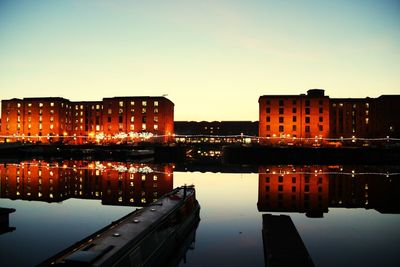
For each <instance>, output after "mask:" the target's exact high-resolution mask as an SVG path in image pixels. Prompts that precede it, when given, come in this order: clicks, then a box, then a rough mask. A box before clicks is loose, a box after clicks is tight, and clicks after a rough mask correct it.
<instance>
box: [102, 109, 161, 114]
mask: <svg viewBox="0 0 400 267" xmlns="http://www.w3.org/2000/svg"><path fill="white" fill-rule="evenodd" d="M112 111H113V110H112V109H111V108H109V109H107V114H108V115H111V114H112ZM130 111H131V114H132V115H133V114H134V113H135V109H133V108H131V110H130ZM146 112H147V108H142V114H144V113H146ZM123 113H124V110H123V109H122V108H120V109H118V114H123ZM153 113H155V114H156V113H158V108H154V109H153Z"/></svg>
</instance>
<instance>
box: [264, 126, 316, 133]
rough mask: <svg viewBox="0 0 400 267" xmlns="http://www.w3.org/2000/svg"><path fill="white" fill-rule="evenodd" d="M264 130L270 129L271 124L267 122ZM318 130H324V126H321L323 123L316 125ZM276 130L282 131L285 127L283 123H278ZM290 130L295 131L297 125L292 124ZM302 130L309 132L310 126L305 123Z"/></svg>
mask: <svg viewBox="0 0 400 267" xmlns="http://www.w3.org/2000/svg"><path fill="white" fill-rule="evenodd" d="M266 130H267V131H271V125H269V124H267V126H266ZM318 130H319V131H320V132H322V131H323V130H324V126H323V125H318ZM278 131H279V132H280V133H283V132H284V131H285V127H284V126H283V125H279V128H278ZM292 131H297V125H292ZM304 131H305V132H306V133H309V132H310V126H309V125H306V126H305V127H304Z"/></svg>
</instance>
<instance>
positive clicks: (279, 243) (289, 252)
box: [262, 214, 314, 267]
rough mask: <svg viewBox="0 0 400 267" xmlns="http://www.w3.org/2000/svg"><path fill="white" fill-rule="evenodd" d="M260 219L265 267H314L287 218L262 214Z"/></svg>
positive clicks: (294, 228) (294, 227) (295, 230)
mask: <svg viewBox="0 0 400 267" xmlns="http://www.w3.org/2000/svg"><path fill="white" fill-rule="evenodd" d="M262 217H263V229H262V235H263V245H264V259H265V266H266V267H289V266H302V267H312V266H314V263H313V261H312V259H311V257H310V255H309V254H308V251H307V248H306V247H305V245H304V243H303V240H302V239H301V237H300V235H299V233H298V232H297V229H296V226H294V224H293V222H292V219H291V218H290V217H289V216H287V215H271V214H263V216H262Z"/></svg>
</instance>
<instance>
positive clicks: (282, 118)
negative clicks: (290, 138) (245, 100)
mask: <svg viewBox="0 0 400 267" xmlns="http://www.w3.org/2000/svg"><path fill="white" fill-rule="evenodd" d="M278 119H279V123H284V121H285V118H284V117H279V118H278ZM266 121H267V122H271V117H270V116H267V117H266ZM292 121H293V122H297V117H296V116H293V117H292ZM304 121H305V123H310V117H305V119H304ZM318 121H319V122H324V117H319V118H318Z"/></svg>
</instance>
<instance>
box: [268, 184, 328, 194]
mask: <svg viewBox="0 0 400 267" xmlns="http://www.w3.org/2000/svg"><path fill="white" fill-rule="evenodd" d="M277 188H278V191H280V192H282V191H283V185H278V186H277ZM270 189H271V187H270V186H269V185H266V186H265V191H266V192H269V191H270ZM292 192H293V193H295V192H296V186H292ZM304 192H310V186H309V185H304ZM318 192H319V193H321V192H322V187H321V186H319V187H318Z"/></svg>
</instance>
